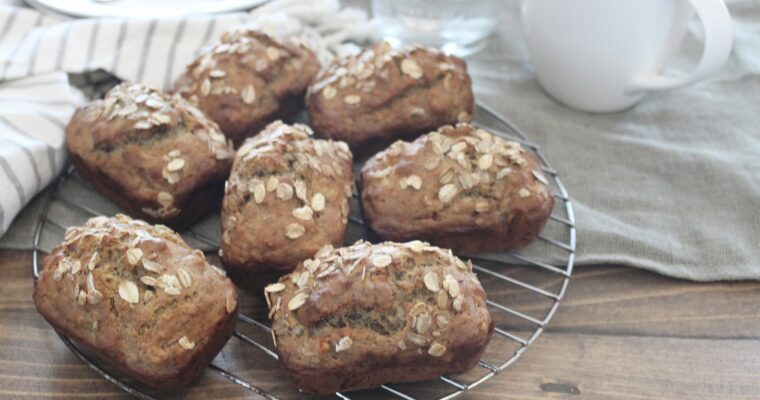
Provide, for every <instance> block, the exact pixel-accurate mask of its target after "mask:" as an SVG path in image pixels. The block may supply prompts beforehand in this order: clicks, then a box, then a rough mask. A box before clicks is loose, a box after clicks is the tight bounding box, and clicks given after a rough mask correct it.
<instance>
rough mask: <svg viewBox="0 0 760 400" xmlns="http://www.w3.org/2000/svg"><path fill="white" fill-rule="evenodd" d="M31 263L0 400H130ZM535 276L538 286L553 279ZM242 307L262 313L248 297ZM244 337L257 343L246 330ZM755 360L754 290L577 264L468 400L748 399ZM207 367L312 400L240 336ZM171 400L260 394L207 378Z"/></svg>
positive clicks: (11, 273)
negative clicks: (535, 335) (45, 300)
mask: <svg viewBox="0 0 760 400" xmlns="http://www.w3.org/2000/svg"><path fill="white" fill-rule="evenodd" d="M30 265H31V255H30V253H28V252H19V251H0V271H2V275H1V277H0V399H58V398H61V399H128V398H129V396H127V395H126V394H124V393H123V392H121V391H120V390H119V389H118V388H116V387H115V386H114V385H112V384H110V383H108V382H107V381H105V380H104V379H102V378H100V376H99V375H97V374H96V373H95V372H93V371H91V370H90V369H89V368H88V367H87V366H86V365H84V364H82V363H81V362H79V360H78V359H77V358H76V357H75V356H74V355H73V354H72V353H70V352H69V350H68V349H67V348H66V347H65V345H64V344H63V343H62V342H61V341H60V340H59V339H58V337H57V336H56V335H55V333H54V332H53V331H52V329H50V327H49V326H48V325H47V323H46V322H45V321H44V320H43V319H42V318H41V317H40V316H39V315H38V314H37V313H36V311H35V309H34V305H33V303H32V300H31V294H32V286H33V280H32V274H31V267H30ZM508 272H509V274H510V275H512V276H517V277H520V278H521V279H525V280H530V279H533V278H535V277H536V275H537V274H539V272H537V271H535V270H532V269H530V268H525V267H515V268H513V269H511V270H510V271H508ZM483 280H484V284H485V285H488V284H489V282H488V279H487V278H484V279H483ZM535 280H536V282H543V284H542V285H543V286H544V287H546V288H552V287H553V285H557V284H558V282H554V281H551V280H547V279H539V278H535ZM500 288H501V289H499V290H497V291H494V293H493V296H494V297H495V298H498V299H499V301H504V302H508V303H509V304H510V305H511V306H513V307H514V308H516V309H518V310H520V311H523V312H526V313H529V314H530V313H532V312H540V311H541V310H543V309H544V307H545V299H541V298H540V297H536V296H530V295H525V294H524V293H523V292H520V291H518V290H512V289H509V288H504V286H503V285H502V286H500ZM489 295H491V292H489ZM243 302H244V303H245V304H243ZM241 304H242V305H243V307H244V309H245V310H248V311H250V312H254V313H258V312H260V304H259V302H258V301H257V300H256V299H255V298H253V297H250V296H248V297H246V298H245V299H243V301H241ZM497 320H499V318H497ZM500 323H502V324H507V325H508V326H509V327H510V328H511V329H510V330H511V331H512V332H516V333H517V334H518V335H525V336H527V333H526V332H521V327H524V328H527V325H526V324H525V322H524V321H512V320H507V319H504V320H502V321H501V322H500ZM243 330H244V332H245V333H248V334H251V335H259V336H258V337H259V338H261V339H262V340H263V339H265V337H263V336H261V334H260V333H259V332H256V331H255V330H254V329H252V328H245V327H244V328H243ZM494 345H495V346H494V348H493V349H490V348H489V352H493V353H497V354H498V353H500V352H502V353H503V352H510V351H513V350H514V349H515V348H516V346H515V345H514V343H510V342H509V341H507V340H501V341H495V342H494ZM758 354H760V283H758V282H741V283H708V284H703V283H692V282H684V281H677V280H672V279H668V278H664V277H660V276H657V275H653V274H649V273H645V272H642V271H638V270H634V269H630V268H623V267H607V266H605V267H585V268H579V269H577V270H576V273H575V274H574V276H573V278H572V281H571V285H570V287H569V290H568V292H567V294H566V297H565V299H564V300H563V302H562V304H561V306H560V309H559V312H558V313H557V314H556V316H555V319H554V320H553V321H552V323H551V325H550V327H549V329H548V330H547V331H546V332H545V333H544V335H543V336H541V337H540V338H539V339H538V341H537V342H536V343H535V344H534V345H533V346H531V347H530V348H529V349H528V350H527V351H526V352H525V355H524V356H523V357H522V358H521V359H520V360H519V361H517V363H516V364H514V365H513V366H512V367H510V368H509V369H507V370H506V371H505V372H503V373H502V374H501V375H500V376H498V377H496V378H494V379H492V380H490V381H488V382H486V383H484V384H483V385H482V386H481V387H478V388H477V389H475V390H474V391H472V392H471V393H469V394H468V395H466V396H464V398H468V399H493V398H499V399H547V398H548V399H556V398H567V399H571V398H572V399H576V398H577V399H662V398H685V399H717V398H735V399H756V398H760V380H758V376H759V375H760V357H758ZM215 363H216V364H217V365H219V366H221V367H224V368H228V369H230V370H232V371H234V372H235V373H236V374H239V375H240V376H241V377H244V378H246V379H251V380H253V381H254V382H256V383H257V384H258V385H260V386H261V387H262V388H264V389H267V390H271V391H273V392H275V393H276V394H278V395H279V396H281V397H283V398H299V399H304V398H308V397H307V396H304V395H301V394H299V393H298V392H297V391H295V390H294V389H293V388H292V386H291V385H290V384H289V382H288V381H287V380H286V378H285V377H284V376H283V374H282V373H281V372H280V371H279V369H278V366H277V364H276V362H275V361H273V360H269V359H267V357H265V356H263V354H262V353H261V352H260V351H258V350H256V349H254V348H252V347H250V346H246V345H244V344H243V343H241V342H240V341H239V340H237V339H233V340H231V341H230V343H229V344H228V345H227V347H226V348H225V350H224V351H223V352H222V354H220V356H219V357H217V359H216V360H215ZM461 379H463V380H466V379H467V376H464V377H461ZM441 387H443V385H442V384H436V383H432V384H431V383H427V384H424V385H404V386H403V387H402V389H403V390H405V391H407V392H409V393H410V394H413V395H420V396H425V395H428V396H430V395H434V394H437V393H440V392H439V389H440V388H441ZM361 397H362V398H376V396H374V395H373V396H372V397H368V396H367V395H365V396H361ZM170 398H173V399H174V398H176V399H180V398H181V399H237V398H256V397H255V396H254V395H252V394H251V393H250V392H247V391H245V390H244V389H242V388H239V387H237V386H235V385H231V384H229V383H228V382H227V381H226V380H225V379H224V378H222V377H220V376H219V375H217V374H214V373H211V372H208V373H206V375H205V376H204V377H203V379H202V380H201V381H200V382H198V383H196V384H195V385H193V387H191V388H189V389H187V390H185V391H182V392H179V393H174V394H172V396H170Z"/></svg>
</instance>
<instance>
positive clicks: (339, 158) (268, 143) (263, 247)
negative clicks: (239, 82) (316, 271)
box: [219, 121, 353, 282]
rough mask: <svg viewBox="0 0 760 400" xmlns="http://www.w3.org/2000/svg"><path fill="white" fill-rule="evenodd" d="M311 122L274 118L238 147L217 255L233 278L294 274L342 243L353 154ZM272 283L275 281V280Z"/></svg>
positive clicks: (225, 201) (345, 146)
mask: <svg viewBox="0 0 760 400" xmlns="http://www.w3.org/2000/svg"><path fill="white" fill-rule="evenodd" d="M311 134H312V131H311V129H309V127H308V126H305V125H300V124H296V125H292V126H290V125H286V124H284V123H282V122H280V121H276V122H273V123H271V124H270V125H269V126H267V127H266V129H264V131H262V132H261V133H260V134H258V135H257V136H255V137H252V138H250V139H248V140H246V141H245V143H244V144H243V145H242V146H241V147H240V148H239V149H238V151H237V155H236V156H235V162H234V165H233V167H232V174H231V176H230V178H229V180H228V181H227V189H226V191H225V196H224V202H223V206H222V240H221V243H220V250H219V255H220V257H221V258H222V262H223V263H224V266H225V268H226V269H227V270H228V271H229V272H230V276H231V277H232V278H233V279H235V280H236V282H238V281H239V279H238V278H241V277H243V276H244V275H258V274H261V273H262V272H264V271H280V273H279V274H277V275H278V276H279V275H281V274H282V273H284V272H287V271H290V270H291V269H293V267H295V265H296V264H298V262H300V261H302V260H304V259H306V258H309V257H311V256H312V255H314V253H316V252H317V250H319V249H320V248H321V247H322V246H324V245H326V244H334V245H342V244H343V240H344V239H345V234H346V224H347V222H348V212H349V204H348V200H349V198H350V197H351V184H352V168H353V158H352V155H351V151H350V150H349V149H348V146H347V145H346V144H345V143H343V142H334V141H332V140H318V139H313V138H312V137H311ZM269 282H271V280H269Z"/></svg>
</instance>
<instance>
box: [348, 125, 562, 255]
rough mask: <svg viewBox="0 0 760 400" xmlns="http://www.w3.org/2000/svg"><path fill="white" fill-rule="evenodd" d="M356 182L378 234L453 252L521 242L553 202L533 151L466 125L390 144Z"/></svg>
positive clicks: (507, 246)
mask: <svg viewBox="0 0 760 400" xmlns="http://www.w3.org/2000/svg"><path fill="white" fill-rule="evenodd" d="M360 186H361V204H362V211H363V213H364V221H365V223H366V224H367V225H368V226H369V227H370V228H371V229H372V231H373V232H375V233H376V234H377V235H378V236H379V237H381V238H382V239H385V240H396V241H404V240H411V239H421V240H427V241H429V242H431V243H434V244H436V245H439V246H446V247H449V248H452V249H454V250H455V251H457V252H467V253H476V252H483V251H497V250H506V249H511V248H515V247H520V246H524V245H526V244H528V243H529V242H531V241H532V240H534V239H535V238H536V236H537V235H538V234H539V232H540V231H541V229H542V228H543V226H544V224H545V223H546V221H547V219H548V218H549V214H550V213H551V211H552V208H553V207H554V198H553V197H552V194H551V189H550V188H549V186H547V181H546V178H545V177H544V175H543V172H542V171H541V169H540V164H539V163H538V160H536V158H535V157H534V156H533V155H531V154H530V153H528V152H527V151H526V150H525V149H524V148H523V147H522V146H521V145H520V144H519V143H516V142H510V141H507V140H504V139H502V138H499V137H496V136H493V135H491V134H490V133H488V132H486V131H485V130H483V129H477V128H475V127H473V126H472V125H469V124H466V123H461V124H458V125H456V126H445V127H442V128H440V129H439V130H438V131H436V132H431V133H429V134H427V135H424V136H421V137H419V138H418V139H417V140H415V141H413V142H401V141H398V142H396V143H394V144H393V145H392V146H390V147H389V148H388V149H387V150H385V151H383V152H381V153H378V154H376V155H375V156H374V157H372V158H371V159H369V160H368V161H367V162H366V163H365V165H364V167H363V168H362V172H361V185H360ZM399 203H401V204H407V205H408V206H407V207H398V204H399Z"/></svg>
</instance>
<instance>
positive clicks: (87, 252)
mask: <svg viewBox="0 0 760 400" xmlns="http://www.w3.org/2000/svg"><path fill="white" fill-rule="evenodd" d="M34 302H35V305H36V306H37V310H38V311H39V312H40V314H42V316H43V317H45V319H46V320H48V322H50V323H51V324H52V325H53V326H54V327H56V329H58V330H60V331H61V332H63V333H64V334H65V335H67V336H69V337H71V338H73V339H75V340H76V341H78V342H79V343H81V344H82V345H83V346H84V347H85V348H86V349H88V350H89V351H90V352H93V353H95V354H96V355H98V356H99V357H101V358H102V359H104V360H106V361H108V362H109V363H110V364H111V365H112V366H114V367H115V368H116V369H117V370H120V371H123V372H124V373H127V374H129V375H131V376H132V377H134V378H136V379H138V380H139V381H141V382H142V383H143V384H145V385H148V386H150V387H153V388H156V389H162V390H170V389H176V388H178V387H181V386H184V385H186V384H188V383H190V382H191V381H193V380H195V379H196V378H197V377H198V376H200V374H201V373H202V372H203V370H204V369H205V367H206V366H207V365H208V364H209V363H210V362H211V360H212V359H213V358H214V357H215V356H216V354H217V353H218V352H219V350H221V348H222V347H223V346H224V344H225V343H226V342H227V340H228V339H229V338H230V336H231V335H232V333H233V332H234V330H235V322H236V320H237V318H236V316H237V312H236V311H237V293H236V291H235V287H234V285H233V284H232V282H230V280H229V279H227V278H225V277H224V276H223V272H222V271H221V270H219V269H218V268H216V267H214V266H212V265H210V264H208V263H207V262H206V260H205V258H204V256H203V253H201V252H200V251H193V250H192V249H190V248H189V247H188V246H187V245H186V244H185V243H184V242H183V241H182V239H181V238H180V237H179V235H177V234H175V233H174V232H172V231H171V230H169V229H168V228H166V227H163V226H161V225H157V226H151V225H148V224H147V223H145V222H143V221H139V220H132V219H130V218H129V217H126V216H124V215H117V216H116V217H114V218H106V217H96V218H92V219H90V220H89V221H88V222H87V224H85V225H84V226H83V227H77V228H70V229H68V230H67V231H66V236H65V241H64V242H63V243H61V244H60V245H58V246H57V247H56V248H54V249H53V251H52V252H51V253H50V255H49V256H48V257H47V258H46V259H45V265H44V267H43V269H42V271H41V272H40V277H39V279H38V280H37V282H36V285H35V289H34Z"/></svg>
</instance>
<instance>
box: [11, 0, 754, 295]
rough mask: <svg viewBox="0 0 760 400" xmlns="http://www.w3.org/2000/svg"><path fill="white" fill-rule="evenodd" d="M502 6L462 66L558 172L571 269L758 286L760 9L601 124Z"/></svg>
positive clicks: (24, 234)
mask: <svg viewBox="0 0 760 400" xmlns="http://www.w3.org/2000/svg"><path fill="white" fill-rule="evenodd" d="M507 4H508V6H506V7H505V9H504V11H503V14H502V15H500V16H499V18H500V19H501V22H500V24H499V26H500V28H499V31H498V32H497V33H496V34H495V35H494V37H493V38H492V39H491V42H490V44H489V46H488V47H487V48H486V49H485V50H484V51H482V52H480V53H478V54H476V55H474V56H472V57H469V58H468V65H469V68H470V72H471V74H472V76H473V80H474V83H475V92H476V96H477V97H478V99H479V100H480V101H482V102H484V103H486V104H488V105H490V106H492V107H493V108H495V109H496V110H497V111H499V112H501V113H502V114H504V115H505V116H507V118H509V119H510V120H511V121H512V122H514V123H515V124H516V125H517V126H518V127H519V128H520V129H521V130H522V131H523V132H525V133H526V134H527V135H528V137H529V138H530V139H531V140H532V141H534V142H536V143H537V144H539V145H540V146H541V149H542V151H543V152H544V153H545V155H546V156H547V158H548V159H549V161H550V162H551V163H552V164H553V166H554V167H555V168H556V169H557V170H558V171H559V172H560V176H561V178H562V179H563V180H564V183H565V186H566V187H567V189H568V191H569V192H570V195H571V198H572V200H573V206H574V209H575V215H576V220H577V227H578V246H577V258H576V263H577V264H622V265H628V266H632V267H638V268H643V269H647V270H651V271H655V272H658V273H661V274H664V275H669V276H673V277H678V278H685V279H692V280H698V281H710V280H731V279H760V2H757V1H753V0H734V1H730V2H729V8H730V10H731V13H732V15H733V17H734V23H735V47H734V51H733V53H732V55H731V58H730V60H729V62H728V64H727V65H726V66H725V68H724V69H723V71H722V72H721V73H720V74H719V75H718V76H716V77H713V78H711V79H710V80H708V81H706V82H703V83H700V84H698V85H696V86H692V87H689V88H685V89H681V90H676V91H671V92H662V93H653V94H652V95H650V96H649V97H648V98H646V99H645V100H644V102H642V103H641V104H639V105H638V106H636V107H634V108H632V109H630V110H627V111H623V112H619V113H614V114H605V115H599V114H589V113H583V112H579V111H575V110H572V109H569V108H566V107H564V106H562V105H559V104H558V103H556V102H554V101H553V100H552V99H551V98H549V97H548V96H547V95H546V94H544V93H543V92H542V91H541V89H540V87H539V85H538V83H537V82H536V80H535V78H534V75H533V71H532V67H531V64H530V60H529V57H528V53H527V49H526V48H525V44H524V41H523V39H522V34H521V30H520V23H519V17H518V16H519V13H518V4H517V2H509V3H507ZM692 31H693V33H694V35H691V37H690V38H688V39H687V41H686V43H685V44H684V47H683V50H682V54H681V55H680V56H679V59H678V60H676V61H675V62H674V68H673V70H674V71H673V73H683V72H685V71H688V69H689V66H693V65H694V63H695V60H696V59H698V57H699V54H701V50H702V47H701V41H700V40H701V39H697V37H699V34H700V29H699V25H698V24H697V23H695V24H694V26H693V29H692ZM39 208H40V202H39V201H35V202H33V203H32V204H31V205H30V206H29V207H27V209H26V210H25V211H24V212H22V214H21V215H20V216H19V217H18V218H17V221H16V222H15V223H14V225H13V226H12V228H11V230H10V231H9V232H8V233H7V234H6V235H5V237H4V238H3V239H2V240H1V241H0V247H6V248H28V247H29V246H30V243H31V233H32V227H33V225H34V223H35V221H36V219H37V214H38V210H39ZM209 229H212V230H215V229H218V227H216V226H215V225H213V224H212V226H211V227H210V228H209Z"/></svg>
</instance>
